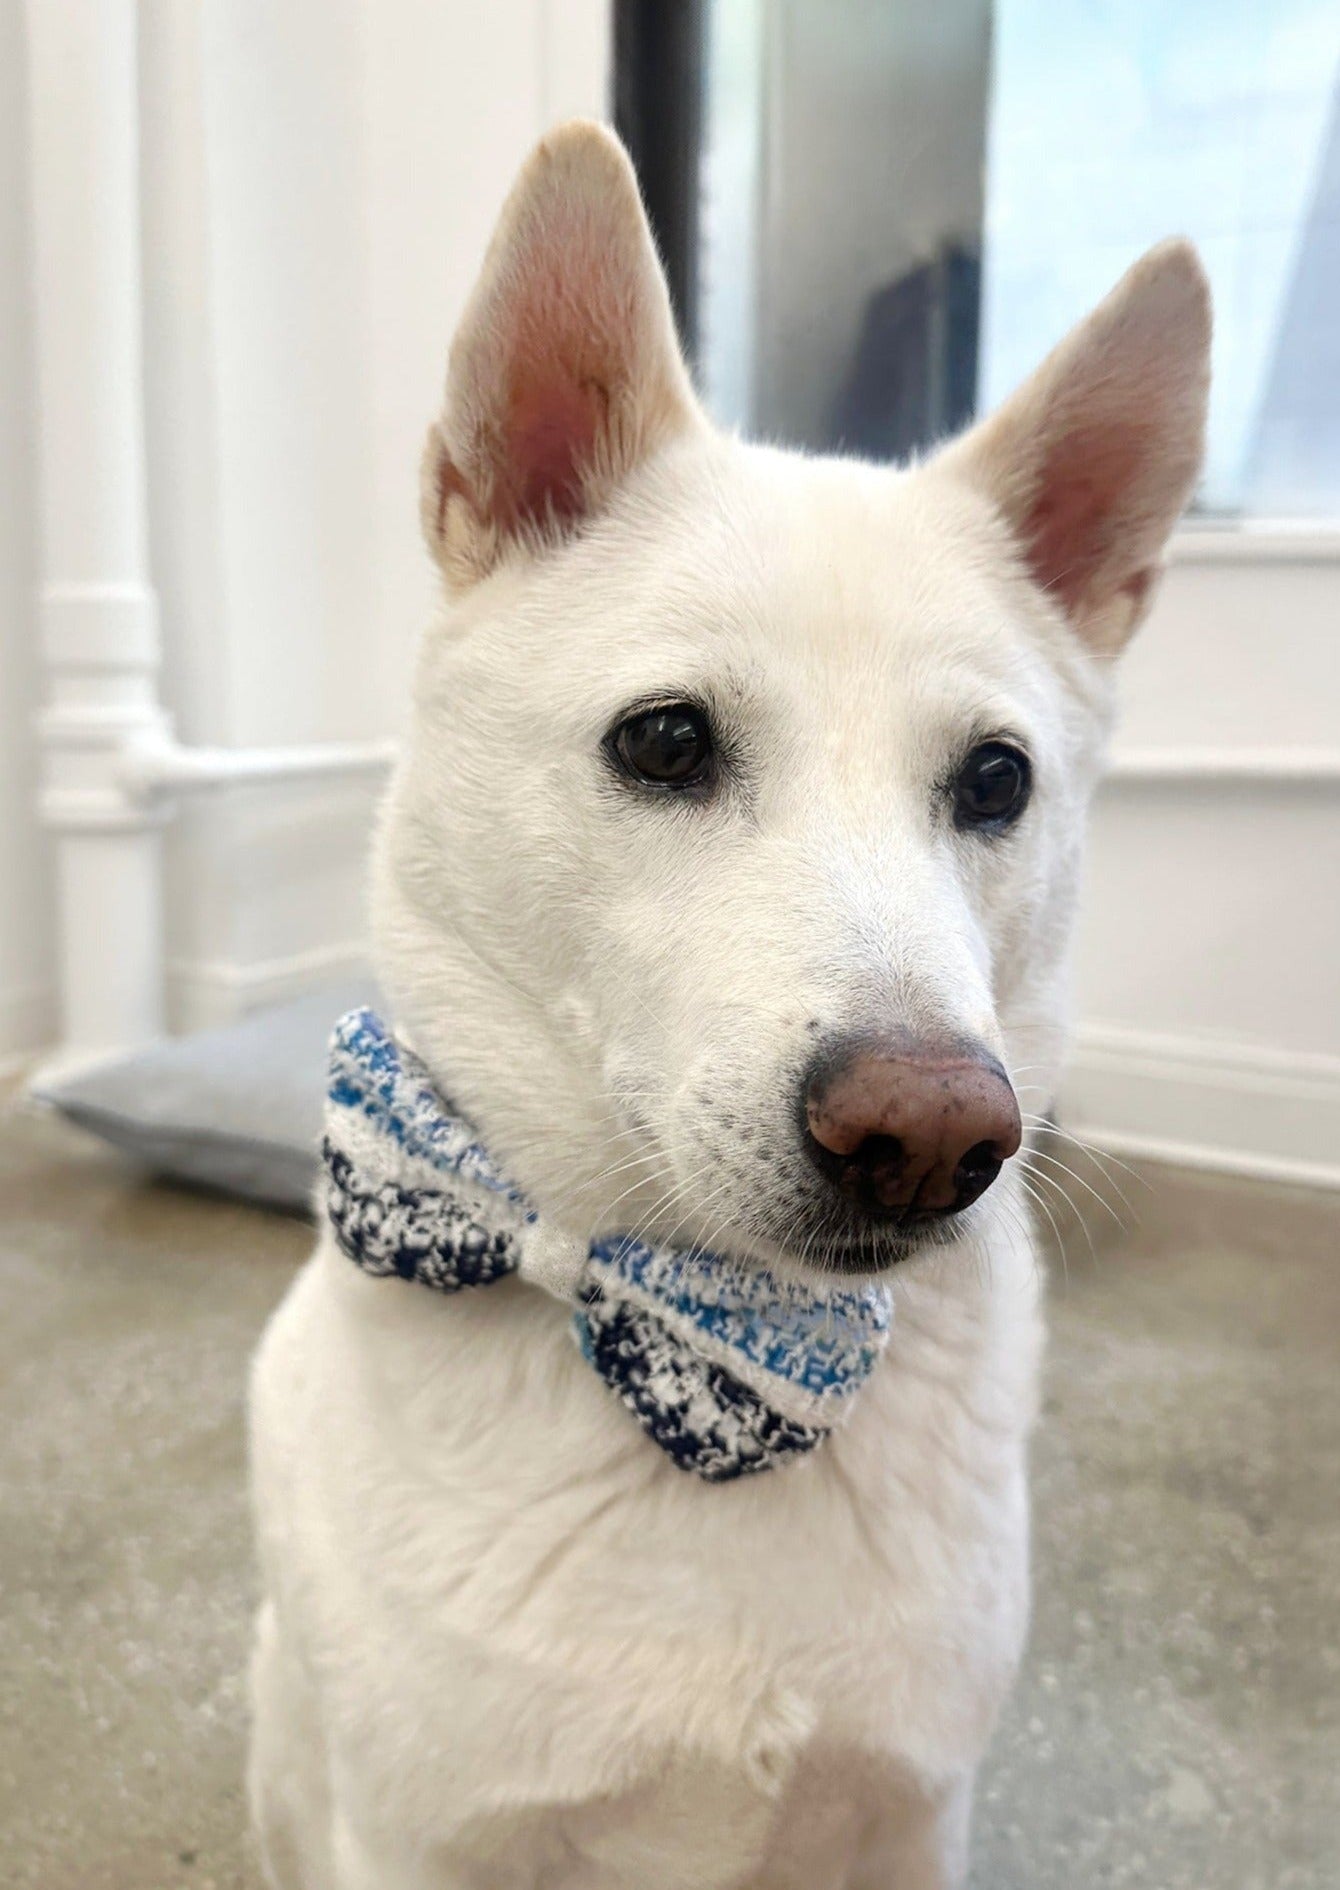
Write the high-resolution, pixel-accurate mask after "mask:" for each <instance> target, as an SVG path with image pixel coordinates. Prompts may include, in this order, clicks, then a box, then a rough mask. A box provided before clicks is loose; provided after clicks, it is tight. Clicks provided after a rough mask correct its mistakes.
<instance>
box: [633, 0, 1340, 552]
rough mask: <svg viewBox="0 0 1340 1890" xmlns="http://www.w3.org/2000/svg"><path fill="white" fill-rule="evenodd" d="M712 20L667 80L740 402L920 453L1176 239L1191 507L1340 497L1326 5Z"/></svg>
mask: <svg viewBox="0 0 1340 1890" xmlns="http://www.w3.org/2000/svg"><path fill="white" fill-rule="evenodd" d="M638 8H639V0H623V7H622V10H623V11H624V12H626V13H627V12H636V11H638ZM695 15H696V18H697V21H698V24H697V25H696V26H695V34H696V39H695V45H694V53H695V57H694V58H691V59H688V60H686V61H685V62H684V63H683V64H682V65H681V66H680V67H678V68H677V69H676V72H677V76H676V78H675V80H674V83H675V84H677V85H679V86H681V87H689V88H692V89H694V91H695V98H694V102H693V113H692V116H693V118H694V123H695V131H694V136H695V140H696V143H697V149H698V156H699V164H698V181H699V201H698V205H697V215H696V216H695V217H693V218H691V219H688V220H684V219H680V220H679V224H678V227H679V228H681V229H683V230H685V231H688V232H690V235H689V236H687V237H685V238H684V240H691V242H692V244H693V246H694V255H693V267H692V269H684V270H681V272H680V274H679V276H678V277H677V278H676V279H677V280H679V281H688V282H691V283H692V285H693V307H692V310H691V317H692V319H691V320H690V321H689V322H688V324H687V325H688V327H689V330H690V332H691V333H692V334H693V335H694V336H695V338H696V346H697V356H698V368H699V374H700V379H701V381H702V384H703V387H704V391H705V393H706V395H707V398H708V401H709V403H710V404H711V405H712V406H713V408H714V409H715V411H716V412H717V413H718V415H719V417H720V418H721V419H723V420H724V421H726V422H727V423H729V424H735V425H739V426H740V427H742V428H743V429H745V430H746V431H749V432H751V433H754V434H758V435H762V436H764V437H771V438H779V439H785V440H790V441H793V442H796V443H798V444H802V445H807V446H811V447H815V448H819V449H823V448H834V447H846V448H848V449H852V450H856V451H860V452H865V453H872V454H875V455H876V456H883V457H890V458H893V457H901V456H902V455H904V454H905V453H907V452H908V451H910V450H912V449H914V448H915V447H917V446H919V445H923V444H925V443H927V442H928V441H930V440H932V439H934V438H936V437H937V436H939V435H941V434H943V433H945V432H947V431H949V430H950V429H952V428H953V427H955V426H957V425H959V424H961V422H962V421H963V420H965V419H967V418H968V417H970V415H971V414H972V413H973V412H974V411H975V410H977V408H978V407H979V406H987V405H991V404H993V403H994V402H995V401H996V400H998V399H999V398H1000V397H1001V395H1002V394H1004V393H1005V392H1006V391H1007V390H1008V389H1009V388H1010V387H1011V386H1012V385H1013V384H1014V383H1015V382H1016V381H1017V380H1018V379H1019V378H1020V377H1021V375H1023V374H1024V373H1026V372H1027V371H1028V370H1029V369H1030V368H1031V367H1032V366H1033V365H1034V364H1035V363H1036V362H1037V360H1038V359H1039V358H1040V357H1041V355H1042V354H1043V353H1044V352H1045V351H1046V349H1047V348H1048V347H1049V346H1050V345H1051V343H1052V342H1053V341H1055V340H1056V339H1058V337H1059V336H1060V335H1061V334H1062V333H1063V332H1064V331H1065V329H1066V328H1067V327H1068V326H1069V325H1070V323H1071V322H1073V321H1074V320H1076V319H1077V318H1078V317H1079V316H1080V315H1082V314H1083V313H1084V312H1085V311H1086V310H1087V309H1088V308H1089V307H1091V306H1092V304H1093V303H1094V302H1096V301H1097V300H1098V299H1099V298H1100V297H1101V296H1102V294H1103V293H1104V292H1105V291H1106V290H1107V289H1108V288H1109V287H1110V286H1111V284H1112V282H1113V281H1114V280H1115V279H1116V277H1117V276H1118V275H1119V274H1120V273H1121V271H1122V269H1124V268H1125V267H1126V265H1127V264H1128V263H1130V262H1131V261H1133V260H1134V258H1135V257H1136V256H1137V255H1138V254H1139V253H1140V252H1141V251H1142V250H1143V249H1145V248H1146V247H1148V245H1149V244H1151V243H1153V242H1155V241H1157V240H1158V238H1159V237H1161V236H1164V235H1167V234H1170V233H1173V232H1181V233H1185V234H1187V235H1189V236H1191V237H1192V238H1194V240H1195V241H1196V242H1197V244H1198V245H1199V247H1200V250H1201V253H1202V255H1203V257H1204V259H1205V263H1206V267H1207V268H1208V270H1209V273H1210V277H1211V280H1212V282H1213V285H1214V292H1215V302H1216V310H1217V331H1216V344H1215V387H1214V395H1213V402H1212V408H1211V423H1210V440H1209V452H1208V458H1207V464H1206V471H1205V478H1204V482H1203V485H1202V488H1201V492H1200V494H1199V497H1198V501H1197V504H1198V509H1199V510H1200V511H1201V512H1202V513H1203V514H1204V515H1205V516H1206V517H1207V518H1209V519H1224V520H1234V519H1237V518H1242V517H1250V518H1255V519H1271V518H1283V517H1312V518H1316V517H1324V516H1335V515H1340V6H1337V5H1336V0H1178V4H1176V5H1169V4H1168V3H1167V0H1103V3H1102V4H1098V0H1060V3H1059V4H1051V0H995V3H994V4H992V0H942V4H940V5H939V6H937V7H936V8H934V9H930V8H924V9H923V8H913V7H903V6H891V5H889V4H888V0H705V3H704V4H702V5H701V6H700V7H697V8H695ZM664 69H665V68H664V64H662V66H661V71H662V74H664ZM652 208H653V213H654V212H655V209H656V205H655V202H653V205H652ZM666 234H667V233H666V232H665V231H662V240H663V242H665V241H666ZM670 235H671V238H672V239H673V235H674V232H673V231H672V232H671V233H670ZM669 246H670V247H671V248H673V240H672V241H671V243H670V244H669ZM670 260H671V264H672V273H673V269H674V263H675V258H674V256H673V254H672V255H671V258H670Z"/></svg>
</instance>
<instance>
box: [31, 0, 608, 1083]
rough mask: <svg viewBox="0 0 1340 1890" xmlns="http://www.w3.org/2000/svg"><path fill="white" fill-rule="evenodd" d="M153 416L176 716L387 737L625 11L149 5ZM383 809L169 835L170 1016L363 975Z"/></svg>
mask: <svg viewBox="0 0 1340 1890" xmlns="http://www.w3.org/2000/svg"><path fill="white" fill-rule="evenodd" d="M137 14H138V21H139V39H140V44H139V77H140V131H141V150H140V176H141V193H142V245H143V304H144V369H145V423H146V433H147V460H148V488H149V514H150V539H151V562H152V576H153V581H154V585H155V587H156V590H157V592H158V596H159V601H160V604H161V611H162V634H163V654H164V694H165V697H166V700H167V705H168V707H169V709H170V710H171V712H172V714H173V716H174V719H175V721H176V724H177V728H178V731H179V733H180V734H181V735H182V736H183V737H184V738H185V739H186V740H188V741H192V742H210V743H219V744H224V745H237V744H242V745H245V744H251V743H261V744H265V743H272V742H277V743H290V742H301V741H322V740H331V739H341V738H352V739H369V738H380V737H382V736H385V735H388V734H392V733H394V730H395V727H396V724H397V721H398V718H399V716H400V714H401V713H402V709H403V705H404V703H405V700H406V695H407V681H408V672H409V664H410V659H411V653H412V650H413V647H414V643H415V639H416V637H417V634H418V631H419V628H420V626H421V623H422V621H423V619H424V616H425V614H426V610H427V607H428V600H429V596H430V591H429V582H430V580H429V573H428V565H427V559H426V556H425V554H424V552H423V550H422V548H421V544H420V540H419V533H418V517H417V470H418V457H419V450H420V445H421V442H422V439H423V435H424V432H425V430H426V428H427V425H428V422H429V420H430V419H431V418H432V416H433V414H434V412H435V410H436V406H437V402H438V399H439V396H440V389H441V381H442V374H443V370H444V367H445V361H446V351H447V344H448V341H449V338H450V335H451V331H452V328H453V326H454V324H455V321H456V318H457V315H458V314H459V311H460V308H461V305H462V302H463V299H464V296H465V294H466V292H467V290H468V288H469V286H470V283H471V281H472V279H473V276H474V273H475V271H476V269H477V267H478V264H479V260H480V257H481V255H482V252H483V248H484V244H485V242H486V239H487V236H488V233H489V230H490V228H491V225H492V223H493V220H494V217H495V216H496V213H497V210H498V207H499V205H500V203H501V200H502V197H503V194H504V192H505V191H506V188H507V186H508V184H509V182H510V180H511V177H512V175H513V174H514V172H515V169H516V167H517V165H518V164H519V162H520V160H521V158H522V157H523V155H524V153H525V152H526V150H527V149H528V147H529V146H530V145H531V144H532V143H533V142H534V140H535V139H536V138H537V137H538V136H539V135H540V134H541V132H542V131H543V130H544V129H545V128H546V127H547V126H548V125H549V124H551V123H552V122H554V121H555V120H556V119H558V118H561V117H565V116H570V115H572V114H573V113H576V112H586V113H600V112H601V111H603V110H604V108H605V102H606V96H607V64H608V40H609V22H608V7H607V4H606V0H492V3H491V4H490V5H489V6H488V7H476V6H473V5H469V4H467V0H378V5H377V6H376V7H375V8H372V7H368V6H366V5H364V4H363V3H362V0H230V4H228V5H227V6H221V5H213V4H208V3H207V0H140V4H139V6H138V9H137ZM23 22H24V10H23V8H22V7H21V6H20V5H18V4H14V5H11V6H5V7H3V8H0V411H3V414H4V421H3V427H2V428H0V551H2V552H3V564H2V566H0V885H3V886H4V888H5V897H4V899H3V900H0V1060H2V1059H5V1058H6V1057H9V1056H11V1055H13V1054H14V1053H16V1052H19V1051H22V1050H25V1049H27V1048H29V1047H31V1046H33V1045H36V1044H40V1043H41V1042H43V1041H44V1040H46V1039H48V1038H49V1036H50V1034H51V1031H52V1029H53V1005H52V1001H51V992H50V989H49V979H48V973H47V967H48V964H49V959H50V928H51V914H50V898H49V888H48V885H47V878H46V873H45V863H44V855H45V849H44V847H43V845H42V843H41V840H40V836H39V834H38V832H37V829H36V824H35V821H34V818H33V815H32V811H31V810H32V805H33V786H34V753H33V742H32V738H31V734H30V728H31V721H32V717H33V715H34V713H35V711H36V709H37V707H38V705H39V703H40V698H41V683H40V677H39V676H38V674H37V665H36V657H35V650H34V644H35V620H34V611H33V608H32V597H33V588H34V583H35V579H36V569H37V549H36V545H35V542H34V519H33V507H32V503H31V493H32V490H33V485H34V480H35V463H34V462H35V455H34V437H33V435H34V428H35V417H34V415H33V410H32V393H31V387H32V364H31V360H30V348H29V332H28V329H29V325H28V322H27V319H26V310H27V304H28V294H29V283H28V278H29V269H28V265H27V258H26V253H25V252H26V246H27V239H28V223H27V216H28V204H27V195H28V192H27V181H26V175H25V161H26V148H25V147H26V128H25V109H24V107H25V101H24V97H23V91H22V87H23V85H24V83H25V72H26V65H27V61H26V59H25V57H24V45H23ZM374 794H375V789H374V788H373V787H371V786H368V785H359V784H350V783H345V784H342V785H336V786H326V787H322V788H315V787H311V786H306V787H296V786H288V787H278V786H269V787H267V788H265V789H263V790H262V789H248V790H238V791H233V792H231V793H229V794H228V795H227V796H225V797H221V798H218V799H215V800H213V801H211V802H210V804H209V805H208V806H204V805H202V804H198V803H197V804H194V805H188V806H186V807H184V808H183V810H182V812H181V815H180V817H179V819H178V820H177V822H176V823H175V825H174V827H173V828H172V830H171V832H170V834H169V840H168V847H169V860H168V927H169V949H170V955H171V986H172V988H171V992H170V998H171V1004H170V1010H171V1015H172V1019H173V1021H174V1023H175V1024H176V1025H177V1026H178V1027H187V1026H191V1025H197V1024H204V1023H209V1022H212V1021H216V1020H220V1019H223V1018H226V1017H229V1016H231V1015H234V1014H235V1013H236V1012H237V1011H238V1010H240V1009H243V1008H246V1007H247V1006H248V1005H250V1004H253V1003H255V1002H259V1001H261V1000H263V999H265V998H267V997H270V996H274V995H277V994H280V993H282V992H284V991H286V990H289V989H292V988H294V987H296V986H298V985H301V984H303V983H304V982H307V981H309V980H310V979H311V978H312V977H313V976H314V975H316V974H318V973H320V972H321V971H323V970H325V971H333V970H337V969H339V968H341V967H344V966H347V965H350V964H352V963H354V962H357V961H358V959H359V958H360V956H361V952H362V943H363V930H364V928H363V911H362V891H363V870H364V869H363V861H364V854H365V851H366V838H367V832H368V826H369V819H370V814H371V810H372V805H373V800H374Z"/></svg>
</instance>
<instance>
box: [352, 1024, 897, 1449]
mask: <svg viewBox="0 0 1340 1890" xmlns="http://www.w3.org/2000/svg"><path fill="white" fill-rule="evenodd" d="M322 1152H323V1156H324V1163H325V1205H326V1213H327V1215H328V1216H329V1219H330V1224H331V1227H332V1229H333V1231H334V1234H335V1239H336V1241H337V1242H338V1244H339V1246H340V1248H341V1249H342V1250H343V1252H344V1253H346V1254H347V1255H348V1256H349V1258H350V1259H351V1260H353V1261H354V1262H355V1263H356V1264H357V1265H358V1266H359V1267H361V1268H362V1269H363V1271H364V1272H365V1273H370V1274H374V1275H382V1276H389V1277H397V1278H400V1279H402V1280H412V1281H417V1282H418V1283H419V1284H420V1285H422V1286H428V1287H432V1288H433V1289H434V1290H435V1291H436V1292H440V1293H457V1292H462V1291H465V1290H466V1289H468V1288H474V1287H487V1286H490V1285H492V1284H494V1283H495V1282H496V1281H498V1280H502V1279H506V1278H508V1277H509V1276H511V1275H514V1274H515V1275H518V1276H520V1277H521V1278H522V1279H525V1280H528V1281H530V1282H531V1284H533V1285H538V1286H541V1287H543V1288H544V1289H545V1290H546V1291H548V1292H551V1293H553V1294H555V1295H556V1296H557V1297H559V1298H560V1299H563V1300H565V1301H568V1302H570V1303H571V1304H572V1307H573V1330H574V1334H575V1337H576V1339H577V1342H578V1344H579V1345H580V1347H581V1350H582V1354H583V1356H584V1357H585V1358H586V1359H587V1360H588V1362H589V1363H590V1364H591V1365H592V1367H593V1368H594V1369H595V1371H596V1372H597V1373H598V1374H599V1375H600V1377H601V1378H602V1379H604V1381H605V1383H606V1384H607V1385H608V1386H609V1387H610V1389H611V1390H612V1391H614V1392H615V1393H616V1395H617V1396H618V1397H619V1398H620V1399H621V1400H622V1402H623V1403H624V1404H625V1405H626V1406H627V1408H628V1409H629V1410H630V1411H631V1412H632V1414H633V1416H634V1417H635V1418H636V1419H637V1421H638V1423H639V1424H640V1425H641V1426H642V1429H643V1430H644V1431H645V1432H646V1434H647V1435H648V1437H650V1438H651V1439H652V1441H653V1442H654V1443H656V1444H658V1445H659V1446H660V1448H661V1449H662V1450H663V1451H665V1453H666V1455H667V1456H668V1457H669V1458H670V1460H671V1461H672V1462H673V1463H674V1464H675V1465H676V1466H677V1467H678V1468H679V1469H681V1470H689V1471H692V1472H694V1473H695V1474H696V1475H697V1476H700V1477H702V1478H703V1479H704V1480H705V1481H707V1482H709V1483H725V1482H729V1481H731V1480H732V1479H734V1478H736V1477H741V1476H748V1475H751V1474H753V1473H755V1472H757V1471H760V1470H770V1469H773V1468H775V1467H776V1466H777V1465H779V1464H782V1463H786V1462H788V1461H789V1460H790V1459H792V1458H794V1457H797V1456H801V1455H803V1454H804V1453H806V1452H808V1451H811V1450H813V1449H814V1447H815V1446H816V1445H817V1444H819V1443H822V1441H823V1439H824V1438H825V1437H826V1436H827V1435H828V1433H829V1432H830V1431H831V1430H832V1429H833V1428H834V1427H835V1426H836V1425H838V1424H840V1423H841V1422H842V1420H843V1419H844V1418H845V1417H846V1415H847V1414H848V1412H849V1411H850V1409H851V1407H852V1403H853V1401H854V1399H855V1397H856V1395H857V1394H858V1393H859V1391H860V1390H861V1387H862V1386H863V1385H864V1384H865V1382H866V1380H867V1378H868V1377H869V1376H870V1373H871V1372H872V1371H873V1370H874V1367H875V1365H876V1363H877V1362H878V1360H879V1357H880V1355H881V1353H882V1352H883V1350H884V1347H885V1345H886V1344H887V1342H888V1336H889V1324H890V1318H891V1311H892V1305H891V1300H890V1295H889V1291H888V1288H887V1287H885V1286H879V1285H874V1286H867V1287H864V1288H859V1289H853V1288H843V1287H833V1288H831V1289H823V1288H819V1287H811V1286H807V1285H804V1284H802V1283H801V1282H799V1281H792V1280H786V1279H780V1278H778V1277H777V1276H776V1275H774V1274H772V1273H770V1272H768V1271H767V1270H766V1269H764V1268H762V1267H755V1266H752V1265H745V1264H743V1263H741V1262H739V1261H733V1260H731V1259H729V1258H728V1257H725V1256H723V1255H720V1254H715V1253H708V1252H706V1251H704V1250H703V1249H701V1248H696V1247H687V1248H684V1247H668V1246H667V1247H652V1246H650V1245H648V1244H647V1243H646V1242H645V1241H642V1240H639V1239H637V1238H636V1237H635V1236H633V1235H630V1234H612V1235H602V1236H601V1237H600V1238H598V1239H596V1240H593V1241H592V1242H591V1243H590V1245H589V1246H588V1247H586V1248H583V1247H581V1245H580V1244H579V1243H578V1242H576V1241H573V1240H572V1239H571V1238H570V1237H568V1236H566V1235H563V1234H562V1233H561V1232H560V1231H559V1230H557V1229H554V1228H551V1227H549V1226H547V1225H546V1224H545V1223H544V1222H543V1221H542V1220H541V1219H540V1217H539V1216H538V1215H537V1214H536V1212H535V1211H534V1209H533V1208H532V1207H531V1206H530V1205H529V1203H528V1202H527V1201H526V1199H525V1197H524V1195H523V1194H522V1193H521V1192H520V1190H519V1189H517V1188H516V1187H514V1186H513V1185H512V1184H511V1182H510V1181H509V1180H508V1179H507V1177H506V1176H505V1175H504V1174H503V1172H502V1171H501V1170H500V1169H499V1168H498V1166H497V1164H496V1163H495V1162H494V1160H493V1158H492V1157H491V1156H490V1154H489V1153H488V1151H487V1149H485V1148H484V1147H483V1145H482V1144H481V1143H480V1141H479V1139H478V1138H477V1137H476V1135H475V1134H474V1132H473V1130H472V1129H471V1128H470V1126H469V1124H468V1123H467V1122H465V1121H464V1120H463V1119H462V1118H461V1117H460V1116H458V1115H456V1114H455V1113H454V1112H453V1111H452V1109H451V1107H450V1105H449V1104H448V1103H447V1102H445V1101H444V1100H443V1098H442V1097H441V1096H440V1095H439V1094H438V1092H437V1090H436V1089H435V1088H434V1086H433V1082H432V1079H431V1077H430V1076H429V1074H428V1071H427V1069H426V1068H425V1067H424V1065H423V1064H422V1063H421V1062H420V1061H419V1059H418V1058H417V1057H416V1056H414V1055H413V1053H412V1052H410V1051H409V1050H407V1049H406V1048H405V1047H404V1046H403V1045H401V1044H399V1043H397V1041H396V1039H395V1038H394V1037H393V1036H392V1035H391V1034H390V1032H389V1031H388V1030H387V1029H386V1027H385V1025H384V1024H383V1023H382V1022H381V1020H380V1019H379V1018H378V1017H377V1016H376V1015H375V1013H373V1012H372V1011H368V1010H361V1011H352V1012H350V1014H349V1015H348V1016H347V1017H345V1018H343V1019H341V1021H340V1023H339V1024H338V1025H337V1026H336V1029H335V1034H334V1037H333V1039H332V1041H331V1053H330V1083H329V1089H328V1092H327V1102H326V1132H325V1140H324V1143H323V1151H322Z"/></svg>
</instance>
